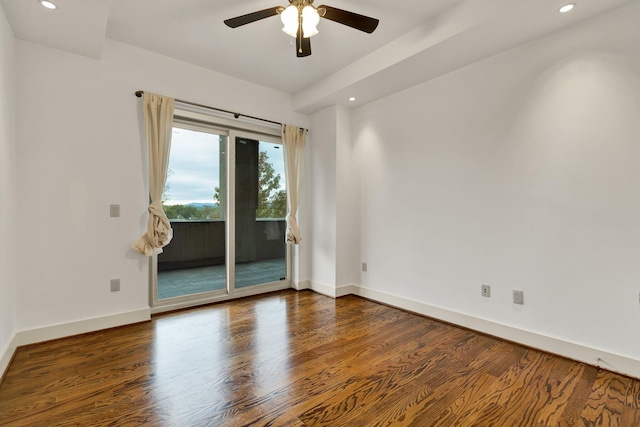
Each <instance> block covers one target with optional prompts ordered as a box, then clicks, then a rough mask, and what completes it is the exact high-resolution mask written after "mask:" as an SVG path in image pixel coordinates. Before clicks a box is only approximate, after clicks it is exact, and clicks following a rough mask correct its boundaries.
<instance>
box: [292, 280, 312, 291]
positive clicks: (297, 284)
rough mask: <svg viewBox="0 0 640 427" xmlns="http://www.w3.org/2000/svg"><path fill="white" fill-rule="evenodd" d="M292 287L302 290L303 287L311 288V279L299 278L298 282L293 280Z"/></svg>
mask: <svg viewBox="0 0 640 427" xmlns="http://www.w3.org/2000/svg"><path fill="white" fill-rule="evenodd" d="M292 288H293V289H295V290H296V291H302V290H304V289H310V288H311V281H310V280H301V281H299V282H293V286H292Z"/></svg>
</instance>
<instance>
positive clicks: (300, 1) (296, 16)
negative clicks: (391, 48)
mask: <svg viewBox="0 0 640 427" xmlns="http://www.w3.org/2000/svg"><path fill="white" fill-rule="evenodd" d="M313 1H314V0H289V6H287V7H283V6H276V7H271V8H269V9H264V10H259V11H257V12H252V13H247V14H246V15H241V16H236V17H235V18H230V19H226V20H225V21H224V23H225V24H227V26H229V27H231V28H237V27H240V26H242V25H246V24H250V23H252V22H256V21H259V20H261V19H264V18H269V17H271V16H276V15H280V19H281V20H282V23H283V24H284V28H282V31H284V32H285V33H287V34H289V35H290V36H291V37H295V38H296V56H298V57H303V56H309V55H311V41H310V37H311V36H314V35H316V34H318V29H317V28H316V25H317V24H318V22H319V21H320V18H325V19H329V20H330V21H334V22H337V23H339V24H342V25H346V26H348V27H351V28H355V29H356V30H360V31H364V32H365V33H369V34H371V33H373V31H374V30H375V29H376V27H377V26H378V23H379V22H380V21H379V20H377V19H374V18H370V17H368V16H364V15H359V14H357V13H353V12H349V11H346V10H342V9H338V8H336V7H331V6H318V7H317V8H316V7H315V6H314V5H313Z"/></svg>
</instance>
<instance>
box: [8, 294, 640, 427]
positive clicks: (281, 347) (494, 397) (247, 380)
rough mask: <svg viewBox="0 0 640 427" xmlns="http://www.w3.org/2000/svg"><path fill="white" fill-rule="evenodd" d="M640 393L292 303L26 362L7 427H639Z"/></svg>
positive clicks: (507, 353)
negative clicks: (315, 426) (139, 426)
mask: <svg viewBox="0 0 640 427" xmlns="http://www.w3.org/2000/svg"><path fill="white" fill-rule="evenodd" d="M639 408H640V381H638V380H635V379H631V378H628V377H625V376H621V375H617V374H613V373H610V372H607V371H604V370H600V369H597V368H595V367H591V366H586V365H583V364H580V363H575V362H572V361H569V360H566V359H563V358H560V357H556V356H552V355H549V354H545V353H542V352H539V351H535V350H531V349H527V348H524V347H521V346H518V345H515V344H512V343H508V342H505V341H502V340H499V339H495V338H491V337H487V336H484V335H480V334H476V333H474V332H470V331H467V330H464V329H459V328H456V327H453V326H450V325H446V324H442V323H439V322H436V321H433V320H430V319H427V318H424V317H421V316H417V315H414V314H410V313H406V312H403V311H400V310H396V309H393V308H390V307H387V306H384V305H379V304H376V303H373V302H370V301H367V300H364V299H361V298H358V297H355V296H347V297H344V298H340V299H338V300H333V299H330V298H327V297H323V296H321V295H317V294H314V293H312V292H310V291H303V292H295V291H283V292H278V293H273V294H268V295H263V296H260V297H252V298H247V299H242V300H238V301H234V302H225V303H220V304H215V305H211V306H207V307H202V308H197V309H192V310H188V311H181V312H176V313H170V314H164V315H159V316H156V317H154V319H153V320H152V321H151V322H147V323H142V324H137V325H131V326H126V327H122V328H117V329H111V330H107V331H101V332H95V333H91V334H86V335H82V336H76V337H71V338H65V339H61V340H57V341H52V342H48V343H42V344H36V345H31V346H28V347H23V348H20V349H18V351H17V353H16V356H15V359H14V361H13V363H12V365H11V366H10V369H9V371H8V372H7V375H6V377H5V380H4V382H3V384H2V385H1V386H0V425H9V426H47V427H50V426H138V425H144V426H245V425H246V426H263V425H270V426H313V425H322V426H447V427H450V426H509V427H513V426H640V409H639Z"/></svg>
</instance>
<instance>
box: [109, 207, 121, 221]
mask: <svg viewBox="0 0 640 427" xmlns="http://www.w3.org/2000/svg"><path fill="white" fill-rule="evenodd" d="M109 215H110V216H111V218H117V217H119V216H120V205H110V206H109Z"/></svg>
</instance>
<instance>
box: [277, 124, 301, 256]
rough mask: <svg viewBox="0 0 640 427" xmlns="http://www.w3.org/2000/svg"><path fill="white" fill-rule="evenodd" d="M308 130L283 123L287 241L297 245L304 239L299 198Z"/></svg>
mask: <svg viewBox="0 0 640 427" xmlns="http://www.w3.org/2000/svg"><path fill="white" fill-rule="evenodd" d="M306 139H307V130H306V129H301V128H299V127H296V126H291V125H282V142H283V144H284V175H285V180H286V181H287V193H288V199H287V233H286V241H287V242H288V243H293V244H295V245H297V244H298V243H300V240H302V237H301V236H300V229H299V228H298V220H297V219H296V215H297V214H298V200H299V197H300V190H301V188H302V171H303V167H304V143H305V140H306Z"/></svg>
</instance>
